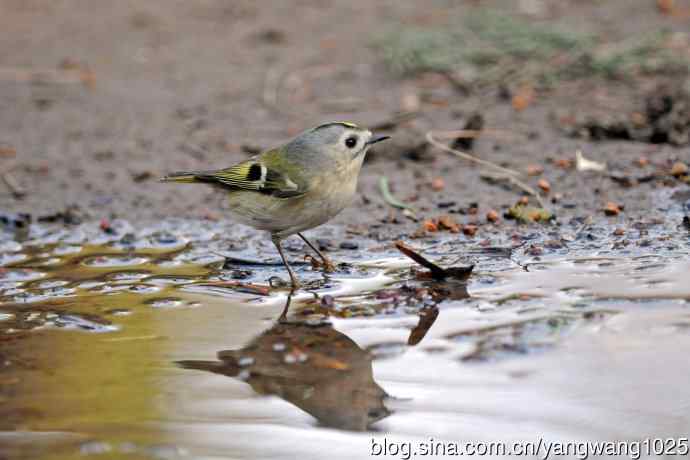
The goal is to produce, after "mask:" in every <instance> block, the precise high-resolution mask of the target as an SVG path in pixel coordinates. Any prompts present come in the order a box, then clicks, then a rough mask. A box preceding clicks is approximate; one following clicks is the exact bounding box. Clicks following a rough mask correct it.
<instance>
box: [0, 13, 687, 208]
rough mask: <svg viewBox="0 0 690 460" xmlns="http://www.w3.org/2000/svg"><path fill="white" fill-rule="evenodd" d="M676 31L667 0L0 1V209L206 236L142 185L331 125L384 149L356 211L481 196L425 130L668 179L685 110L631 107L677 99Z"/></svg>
mask: <svg viewBox="0 0 690 460" xmlns="http://www.w3.org/2000/svg"><path fill="white" fill-rule="evenodd" d="M689 19H690V2H688V1H684V0H675V1H674V0H618V1H616V0H613V1H611V0H609V1H603V0H577V1H574V0H519V1H500V0H431V1H427V2H415V1H399V0H394V1H393V0H391V1H376V2H368V1H358V0H354V1H347V2H339V1H321V0H319V1H316V0H291V1H281V2H261V1H259V2H257V1H244V0H235V1H221V0H202V1H197V2H186V1H181V0H180V1H173V0H168V1H147V2H135V1H120V2H107V1H86V0H85V1H37V0H2V1H0V27H1V28H2V31H3V32H2V34H0V168H1V170H2V171H3V176H2V178H3V184H2V189H1V190H0V208H2V209H5V210H9V211H18V212H25V213H32V214H33V215H34V217H36V216H38V217H40V216H41V215H55V213H64V212H65V210H70V212H73V213H76V214H79V216H81V217H80V218H84V217H85V218H89V217H97V218H100V217H125V218H137V219H141V218H144V219H146V218H151V219H156V218H158V217H162V216H187V217H205V218H210V219H216V218H219V217H220V216H222V210H223V206H224V203H223V200H222V197H221V196H220V195H219V194H216V193H215V192H213V191H210V190H208V189H206V188H204V187H189V188H187V187H178V186H169V185H162V184H159V183H157V182H156V179H157V177H159V176H160V175H162V174H164V173H166V172H169V171H173V170H187V169H209V168H219V167H224V166H228V165H230V164H232V163H234V162H236V161H239V160H242V159H244V158H246V157H248V156H249V155H251V154H254V153H257V152H259V151H261V150H262V149H265V148H268V147H272V146H275V145H278V144H280V143H282V142H284V141H285V140H287V139H289V138H290V137H291V136H293V135H295V134H296V133H298V132H300V131H301V130H303V129H305V128H307V127H309V126H311V125H314V124H317V123H321V122H324V121H332V120H348V121H354V122H357V123H360V124H362V125H365V126H370V127H374V128H380V129H387V130H390V131H393V135H394V139H396V141H395V142H391V143H390V145H389V146H382V148H381V149H377V151H375V152H372V154H371V155H370V162H369V166H368V167H367V168H366V169H365V171H364V173H363V179H362V185H361V188H362V190H363V191H364V192H365V195H366V194H367V192H370V195H375V196H369V195H367V196H369V198H371V199H370V200H365V201H363V202H360V203H359V205H362V206H364V205H367V204H368V203H370V202H371V201H372V200H373V201H374V207H372V208H371V209H373V210H375V209H377V208H376V206H380V205H381V199H380V198H379V197H378V195H379V194H378V193H376V190H375V188H374V187H375V178H376V177H378V176H379V175H380V174H381V173H382V172H384V171H385V172H386V173H387V174H389V176H390V177H391V180H392V184H393V187H394V188H397V189H398V190H402V192H401V193H402V194H403V195H410V194H411V193H412V192H410V191H411V190H414V188H415V187H424V186H425V185H424V184H428V183H429V181H433V180H434V177H435V176H437V175H441V176H442V177H443V178H444V179H445V184H446V185H447V187H446V189H445V191H443V193H445V194H447V195H448V196H446V198H449V197H450V198H452V197H453V196H455V195H457V194H458V193H463V192H467V188H466V187H468V186H472V185H473V186H476V187H481V184H479V183H478V182H475V178H473V177H471V176H467V175H464V176H463V175H462V174H463V173H460V172H458V171H459V169H460V168H461V167H464V166H465V164H463V163H461V162H459V161H458V160H457V159H443V158H441V159H439V158H438V157H442V156H443V155H442V154H439V153H438V152H435V153H434V152H431V151H430V149H428V148H427V145H426V144H425V142H424V134H425V132H426V131H428V130H429V129H441V130H444V129H445V130H448V129H451V130H452V129H461V128H463V127H468V126H469V127H477V126H484V127H490V128H500V129H504V130H510V131H512V132H513V133H517V134H521V135H524V136H523V137H522V138H521V139H522V140H520V142H515V141H512V142H499V141H496V140H486V141H483V140H482V141H480V142H478V143H477V145H475V146H474V149H475V152H476V153H477V154H478V155H479V156H482V157H486V158H488V159H491V160H492V161H495V162H499V163H500V162H512V164H513V167H516V168H517V169H522V170H525V169H526V168H527V167H528V165H530V164H534V163H537V164H539V163H543V162H544V161H546V160H547V159H549V158H556V159H558V158H559V157H567V158H566V159H572V158H574V152H575V150H576V149H577V148H581V147H582V146H587V145H589V147H588V152H591V153H589V155H590V156H592V157H594V158H604V157H607V155H611V156H613V157H614V158H615V157H616V155H621V151H622V150H625V153H624V154H625V155H628V158H638V157H639V156H645V155H647V154H648V152H649V149H650V146H653V148H654V149H656V150H655V151H658V150H659V149H661V150H662V152H666V155H667V156H668V158H670V159H669V160H668V161H671V162H673V161H674V158H676V157H678V156H679V155H680V154H679V151H678V149H677V147H679V146H681V147H684V146H687V140H688V139H687V131H686V130H687V127H688V116H687V110H690V109H687V108H686V109H683V108H682V107H686V106H684V105H683V104H684V103H685V101H686V100H685V99H683V100H681V102H680V106H681V108H680V109H678V110H676V112H678V111H680V112H681V113H674V114H673V115H672V117H671V119H665V120H663V123H665V124H663V123H662V124H661V125H660V124H658V123H657V124H654V123H655V121H656V120H655V119H654V113H653V108H652V109H650V108H649V105H650V101H649V97H650V94H652V95H653V94H661V99H659V100H658V101H656V102H657V103H658V104H660V105H661V108H660V109H659V110H661V111H662V112H663V111H664V110H665V109H664V101H666V102H667V103H668V102H669V100H673V98H678V97H680V98H682V97H683V96H682V94H681V93H682V91H683V88H685V89H688V85H687V80H686V76H687V73H688V62H690V54H689V51H688V50H689V47H688V45H689V37H688V32H687V31H688V22H689ZM664 85H665V86H664ZM683 85H685V86H683ZM669 88H670V89H669ZM678 91H680V92H681V93H679V92H678ZM679 94H680V95H679ZM663 97H666V98H667V99H663ZM653 103H654V101H652V105H653ZM676 107H679V106H678V105H677V106H676ZM650 110H652V112H650ZM684 110H685V111H684ZM668 111H670V109H669V110H667V112H668ZM664 114H666V112H664ZM473 118H474V122H472V123H475V124H474V125H472V123H470V121H471V120H472V119H473ZM477 121H478V122H479V123H480V124H479V125H477V124H476V123H477ZM468 123H469V124H468ZM673 126H675V128H673ZM592 140H595V141H598V140H613V141H614V143H612V144H605V147H603V148H600V147H599V145H600V144H586V142H590V141H592ZM630 140H634V141H636V142H634V143H630V142H629V141H630ZM462 146H464V147H468V146H467V145H466V144H462ZM667 146H669V150H664V149H666V147H667ZM662 154H663V153H662ZM662 154H660V155H662ZM659 158H661V156H660V157H659ZM664 159H666V157H664ZM391 165H394V167H391ZM463 170H464V168H463ZM456 173H457V174H456ZM546 174H547V176H548V174H549V172H548V171H547V173H546ZM556 179H557V178H556V177H552V178H551V180H556ZM420 184H421V185H420ZM473 190H476V189H474V188H473ZM489 190H495V189H489ZM497 193H500V192H497ZM563 193H565V194H566V195H567V193H568V191H567V190H564V191H563ZM408 197H409V196H408ZM441 198H443V197H440V198H439V199H441ZM422 199H424V197H422ZM477 199H479V200H480V201H481V199H482V198H481V197H479V198H475V199H473V201H476V200H477ZM511 199H512V197H511ZM367 209H369V208H367ZM341 219H342V220H341V221H345V220H346V219H348V214H347V213H346V214H345V215H344V217H341Z"/></svg>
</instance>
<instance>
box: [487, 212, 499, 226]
mask: <svg viewBox="0 0 690 460" xmlns="http://www.w3.org/2000/svg"><path fill="white" fill-rule="evenodd" d="M486 220H488V221H489V222H492V223H495V222H498V213H497V212H496V211H495V210H493V209H492V210H491V211H489V212H487V213H486Z"/></svg>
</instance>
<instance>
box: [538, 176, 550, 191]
mask: <svg viewBox="0 0 690 460" xmlns="http://www.w3.org/2000/svg"><path fill="white" fill-rule="evenodd" d="M537 186H538V187H539V188H540V189H542V191H543V192H544V193H549V191H551V184H549V181H547V180H546V179H539V182H537Z"/></svg>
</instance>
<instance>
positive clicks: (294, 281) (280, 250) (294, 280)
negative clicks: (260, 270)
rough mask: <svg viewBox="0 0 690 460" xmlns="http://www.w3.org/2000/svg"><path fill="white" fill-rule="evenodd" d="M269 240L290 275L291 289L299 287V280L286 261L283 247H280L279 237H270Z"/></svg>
mask: <svg viewBox="0 0 690 460" xmlns="http://www.w3.org/2000/svg"><path fill="white" fill-rule="evenodd" d="M271 241H273V244H275V246H276V249H277V250H278V254H280V258H281V259H283V265H285V268H287V271H288V275H290V281H291V282H292V289H293V290H294V289H299V287H300V284H299V280H298V279H297V277H296V276H295V272H293V271H292V267H290V264H289V263H288V261H287V258H286V257H285V254H284V253H283V248H282V247H280V238H277V237H272V238H271Z"/></svg>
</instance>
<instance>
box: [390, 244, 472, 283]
mask: <svg viewBox="0 0 690 460" xmlns="http://www.w3.org/2000/svg"><path fill="white" fill-rule="evenodd" d="M395 247H396V248H397V249H398V251H400V252H402V253H403V254H404V255H406V256H407V257H409V258H410V259H412V260H414V261H415V262H417V263H418V264H419V265H421V266H422V267H424V268H428V269H429V271H430V272H431V277H432V278H434V279H435V280H439V281H442V280H445V279H446V278H456V279H460V280H466V279H467V278H469V276H470V274H471V273H472V270H473V269H474V265H469V266H467V267H449V268H443V267H439V266H438V265H436V264H435V263H433V262H432V261H430V260H429V259H427V258H426V257H424V256H422V255H421V254H419V253H418V252H417V251H415V250H414V249H412V248H411V247H409V246H407V245H406V244H405V243H403V242H402V241H396V242H395Z"/></svg>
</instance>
